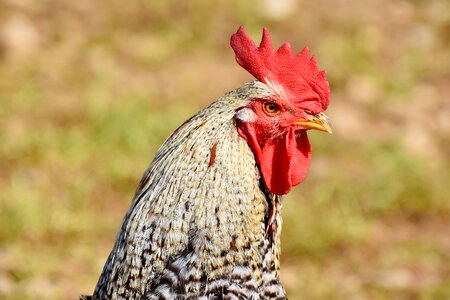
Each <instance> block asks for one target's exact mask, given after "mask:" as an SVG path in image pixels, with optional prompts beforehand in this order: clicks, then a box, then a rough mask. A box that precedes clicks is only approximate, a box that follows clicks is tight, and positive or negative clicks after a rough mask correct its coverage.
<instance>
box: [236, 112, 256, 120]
mask: <svg viewBox="0 0 450 300" xmlns="http://www.w3.org/2000/svg"><path fill="white" fill-rule="evenodd" d="M236 119H238V120H239V121H241V122H246V123H252V122H255V121H256V114H255V113H254V111H253V110H251V109H250V108H243V109H241V110H239V111H238V112H237V113H236Z"/></svg>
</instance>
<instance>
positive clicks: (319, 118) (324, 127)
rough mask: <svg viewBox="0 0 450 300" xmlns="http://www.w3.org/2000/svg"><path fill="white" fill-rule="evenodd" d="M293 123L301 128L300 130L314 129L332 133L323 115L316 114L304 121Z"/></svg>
mask: <svg viewBox="0 0 450 300" xmlns="http://www.w3.org/2000/svg"><path fill="white" fill-rule="evenodd" d="M294 123H295V124H297V125H299V126H301V128H302V129H306V130H309V129H316V130H320V131H325V132H328V133H333V130H332V129H331V123H330V121H329V120H328V117H327V116H326V115H325V114H324V113H318V114H317V115H308V117H307V118H306V119H300V120H296V121H295V122H294Z"/></svg>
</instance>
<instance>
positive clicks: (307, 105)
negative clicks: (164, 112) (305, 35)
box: [85, 27, 331, 299]
mask: <svg viewBox="0 0 450 300" xmlns="http://www.w3.org/2000/svg"><path fill="white" fill-rule="evenodd" d="M231 47H232V48H233V50H234V52H235V55H236V61H237V63H238V64H239V65H240V66H242V67H243V68H244V69H245V70H247V71H248V72H249V73H250V74H252V75H253V76H254V77H255V78H256V80H255V81H252V82H250V83H247V84H245V85H243V86H242V87H240V88H238V89H236V90H233V91H230V92H228V93H226V94H224V95H223V96H222V97H220V98H219V99H218V100H217V101H215V102H213V103H212V104H211V105H210V106H208V107H206V108H205V109H203V110H202V111H200V112H199V113H197V114H196V115H194V116H193V117H192V118H190V119H189V120H187V121H186V122H185V123H184V124H182V125H181V126H180V127H179V128H178V129H177V130H175V132H173V133H172V135H171V136H170V137H169V138H168V139H167V140H166V141H165V142H164V144H163V145H162V146H161V148H160V149H159V150H158V152H157V154H156V156H155V158H154V160H153V162H152V163H151V165H150V167H149V168H148V170H147V171H146V172H145V174H144V175H143V177H142V179H141V181H140V183H139V185H138V187H137V189H136V194H135V196H134V199H133V201H132V204H131V207H130V209H129V210H128V212H127V214H126V215H125V218H124V220H123V222H122V225H121V228H120V230H119V233H118V235H117V241H116V243H115V245H114V248H113V249H112V251H111V254H110V255H109V257H108V260H107V261H106V264H105V266H104V268H103V272H102V274H101V276H100V279H99V281H98V283H97V286H96V288H95V291H94V294H93V296H91V297H87V298H85V299H287V297H286V294H285V291H284V289H283V287H282V285H281V282H280V276H279V273H280V261H279V258H280V231H281V207H282V201H281V195H284V194H286V193H288V192H289V190H290V189H291V188H292V187H293V186H295V185H297V184H299V183H300V182H302V181H303V179H304V178H305V176H306V173H307V170H308V168H309V165H310V161H311V145H310V143H309V141H308V136H307V133H306V131H307V130H309V129H317V130H321V131H326V132H330V133H331V127H330V124H329V121H328V118H327V117H326V116H325V114H323V111H324V110H325V109H326V108H327V106H328V104H329V99H330V91H329V85H328V82H327V80H326V76H325V71H320V70H318V68H317V62H316V60H315V58H314V57H309V51H308V49H307V48H305V49H304V50H303V51H301V52H300V53H299V54H297V55H294V54H293V53H292V51H291V46H290V44H289V43H285V44H283V45H282V46H281V47H280V48H279V49H278V50H275V49H274V48H273V46H272V42H271V39H270V36H269V32H268V30H267V29H266V28H264V29H263V35H262V40H261V43H260V46H259V47H257V46H256V45H255V44H254V42H253V41H252V40H251V39H250V38H249V36H248V35H247V34H246V32H245V31H244V29H243V28H242V27H241V28H239V30H238V31H237V32H236V33H235V34H233V35H232V37H231Z"/></svg>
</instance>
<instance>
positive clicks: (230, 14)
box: [0, 0, 450, 299]
mask: <svg viewBox="0 0 450 300" xmlns="http://www.w3.org/2000/svg"><path fill="white" fill-rule="evenodd" d="M240 25H244V26H245V28H246V30H247V32H248V33H249V34H250V35H251V36H252V37H253V39H255V40H257V41H259V40H260V37H261V28H262V27H263V26H267V27H268V28H269V29H270V31H271V34H272V39H273V40H274V44H275V45H281V43H283V42H285V41H290V42H291V43H292V46H293V49H295V50H296V51H300V50H301V49H303V47H305V46H309V47H310V50H311V53H314V54H316V55H317V57H318V61H319V66H320V68H322V69H326V70H327V71H328V79H329V81H330V84H331V88H332V103H331V105H330V107H329V110H328V112H327V114H328V115H329V116H330V118H331V120H332V122H333V124H334V132H335V133H334V134H333V135H327V134H322V133H319V132H311V133H310V138H311V139H312V144H313V145H314V148H315V149H314V157H313V163H312V167H311V170H310V173H309V175H308V177H307V179H306V181H305V182H304V183H303V184H301V185H300V186H298V187H297V188H295V189H294V190H293V191H292V192H291V193H290V194H289V195H288V196H287V197H285V198H284V199H285V207H284V211H283V215H284V228H283V236H282V250H283V253H282V263H283V265H282V272H281V275H282V280H283V282H284V285H285V287H286V289H287V292H288V295H289V296H290V299H450V201H449V200H450V199H449V198H450V2H449V1H447V0H427V1H425V0H423V1H420V0H415V1H405V0H400V1H388V0H368V1H358V0H331V1H306V0H305V1H294V0H265V1H256V0H253V1H238V0H232V1H224V0H219V1H200V0H191V1H184V2H182V1H175V0H164V1H136V0H131V1H127V2H126V4H124V2H123V1H119V0H110V1H100V0H99V1H87V0H79V1H56V0H42V1H33V0H2V1H1V2H0V298H1V299H76V298H77V296H78V295H80V294H87V293H91V292H92V291H93V289H94V287H95V284H96V282H97V279H98V276H99V275H100V272H101V269H102V267H103V264H104V262H105V261H106V258H107V255H108V254H109V251H110V250H111V248H112V245H113V243H114V240H115V234H116V231H117V230H118V228H119V224H120V222H121V219H122V217H123V216H124V214H125V212H126V210H127V208H128V206H129V204H130V202H131V199H132V196H133V194H134V190H135V188H136V186H137V183H138V181H139V179H140V177H141V175H142V174H143V172H144V170H145V169H146V168H147V166H148V165H149V164H150V162H151V160H152V158H153V156H154V154H155V152H156V150H157V149H158V147H159V146H160V145H161V143H162V142H163V141H164V139H165V138H166V137H167V136H168V135H169V134H170V132H172V131H173V130H174V129H175V128H176V127H177V126H178V125H179V124H181V123H182V122H183V121H184V120H185V119H187V118H188V117H189V116H191V115H192V114H194V113H195V112H197V111H198V110H200V109H201V108H202V107H204V106H206V105H207V104H209V103H210V102H211V101H212V100H214V99H216V98H217V97H219V96H220V95H222V94H223V93H224V92H226V91H228V90H231V89H234V88H236V87H239V86H240V85H242V84H243V83H244V82H247V81H250V80H252V79H251V76H250V75H249V74H247V73H246V72H245V71H244V70H243V69H241V68H240V67H239V66H238V65H237V64H236V63H235V60H234V54H233V52H232V50H231V48H230V47H229V38H230V36H231V34H232V33H234V32H235V31H236V30H237V28H238V27H239V26H240Z"/></svg>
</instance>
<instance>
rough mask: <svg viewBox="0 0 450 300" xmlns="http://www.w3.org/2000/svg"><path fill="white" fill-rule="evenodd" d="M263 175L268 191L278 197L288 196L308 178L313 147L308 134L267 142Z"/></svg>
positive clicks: (291, 130)
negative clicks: (294, 187)
mask: <svg viewBox="0 0 450 300" xmlns="http://www.w3.org/2000/svg"><path fill="white" fill-rule="evenodd" d="M261 152H262V155H261V159H260V166H261V173H262V175H263V178H264V181H265V183H266V185H267V187H268V189H269V190H270V191H271V192H272V193H274V194H276V195H284V194H287V193H288V192H289V191H290V190H291V188H292V187H293V186H296V185H297V184H299V183H300V182H302V181H303V179H304V178H305V177H306V173H307V172H308V168H309V165H310V162H311V145H310V143H309V140H308V136H307V135H306V132H302V133H301V134H300V135H297V136H296V134H295V129H294V128H291V129H290V130H289V131H288V132H287V133H286V135H285V136H283V137H280V138H277V139H274V140H271V141H267V142H266V143H265V144H264V146H263V148H262V151H261Z"/></svg>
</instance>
